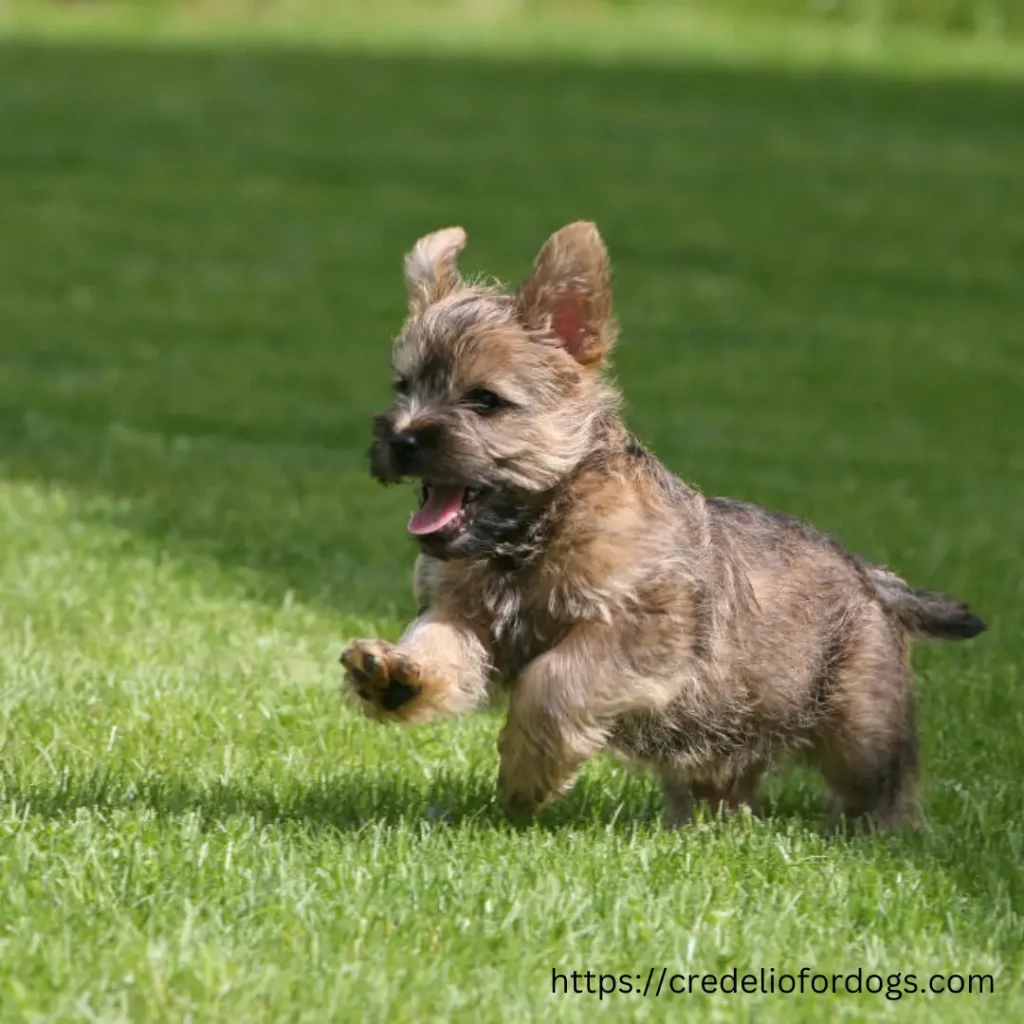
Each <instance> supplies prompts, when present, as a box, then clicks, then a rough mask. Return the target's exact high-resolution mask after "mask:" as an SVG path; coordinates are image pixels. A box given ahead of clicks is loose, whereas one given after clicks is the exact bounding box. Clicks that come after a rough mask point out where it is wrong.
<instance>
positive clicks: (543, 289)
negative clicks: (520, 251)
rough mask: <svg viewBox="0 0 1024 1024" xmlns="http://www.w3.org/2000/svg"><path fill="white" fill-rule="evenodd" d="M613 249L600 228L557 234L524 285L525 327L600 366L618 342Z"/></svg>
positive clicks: (582, 226) (577, 226) (584, 225)
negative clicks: (606, 245) (611, 257)
mask: <svg viewBox="0 0 1024 1024" xmlns="http://www.w3.org/2000/svg"><path fill="white" fill-rule="evenodd" d="M611 278H612V275H611V264H610V261H609V259H608V250H607V249H606V248H605V244H604V241H603V240H602V239H601V235H600V233H599V232H598V230H597V226H596V225H595V224H592V223H590V222H589V221H577V222H576V223H574V224H569V225H567V226H566V227H564V228H562V229H561V230H560V231H556V232H555V233H554V234H553V235H552V236H551V237H550V238H549V239H548V240H547V242H545V243H544V247H543V248H542V249H541V251H540V252H539V253H538V254H537V259H536V260H535V261H534V264H533V269H532V270H531V271H530V273H529V276H528V277H527V278H526V280H525V281H524V282H523V283H522V284H521V285H520V286H519V296H518V298H519V306H520V312H521V315H522V318H523V321H524V322H525V324H526V326H527V327H528V328H529V329H530V330H531V331H534V332H537V333H538V334H540V335H541V336H544V335H547V336H548V337H550V339H551V340H552V341H553V342H555V343H556V344H559V345H561V346H562V347H563V348H564V349H565V350H566V351H567V352H568V353H569V354H570V355H571V356H572V357H573V358H574V359H575V360H576V361H577V362H578V363H581V364H582V365H584V366H591V365H593V364H595V363H599V362H600V361H601V360H602V359H603V358H604V357H605V355H606V354H607V353H608V351H609V349H611V347H612V345H613V344H614V343H615V333H616V327H615V322H614V320H613V318H612V280H611Z"/></svg>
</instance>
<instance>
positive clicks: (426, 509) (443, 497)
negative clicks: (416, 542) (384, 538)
mask: <svg viewBox="0 0 1024 1024" xmlns="http://www.w3.org/2000/svg"><path fill="white" fill-rule="evenodd" d="M465 493H466V492H465V490H464V489H463V488H462V487H431V488H430V489H429V490H428V492H427V500H426V501H425V502H424V503H423V507H422V508H421V509H420V510H419V511H418V512H414V513H413V516H412V518H411V519H410V520H409V532H410V533H412V534H415V535H416V536H422V535H423V534H427V533H437V532H438V531H439V530H443V529H444V528H445V527H446V526H448V525H449V524H450V523H453V522H455V520H456V519H458V518H459V515H460V514H461V512H462V496H463V494H465Z"/></svg>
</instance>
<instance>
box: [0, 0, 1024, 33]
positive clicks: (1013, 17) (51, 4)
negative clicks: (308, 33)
mask: <svg viewBox="0 0 1024 1024" xmlns="http://www.w3.org/2000/svg"><path fill="white" fill-rule="evenodd" d="M85 12H87V16H88V17H100V18H102V17H104V16H110V15H111V14H117V16H119V17H122V18H123V17H124V16H126V15H128V16H130V17H133V18H138V19H153V18H156V19H161V18H164V19H166V18H185V19H192V20H194V21H196V22H199V21H203V20H206V21H211V20H212V21H217V20H223V19H225V18H229V19H231V20H233V21H235V22H237V21H238V20H239V19H246V18H248V19H252V20H255V21H268V20H269V21H274V20H292V21H306V22H308V23H316V24H318V25H321V26H324V25H328V24H330V22H332V21H336V20H338V19H342V20H344V19H346V18H351V17H352V16H353V15H362V16H366V15H368V14H369V15H372V17H373V18H374V20H376V21H378V22H380V21H382V20H385V19H387V18H389V17H392V18H402V17H410V16H415V17H439V16H442V17H447V16H452V15H457V16H460V17H465V18H477V19H480V18H482V19H503V20H515V19H529V18H542V19H550V18H551V17H552V16H562V17H565V18H571V19H577V20H579V19H584V20H585V19H591V18H595V17H598V18H600V17H607V16H623V15H625V16H628V17H630V18H637V17H638V16H639V17H645V18H648V17H652V16H655V17H658V18H662V19H673V18H677V19H678V18H687V17H691V18H692V17H707V16H713V17H718V18H722V17H729V16H740V17H743V18H747V19H754V20H771V19H783V20H785V21H787V22H791V23H796V22H808V23H814V24H824V25H829V24H831V25H835V26H861V27H869V28H876V29H877V28H899V27H914V28H919V29H926V30H930V31H936V32H940V33H948V34H953V35H981V36H992V37H999V36H1005V37H1014V36H1019V35H1020V34H1021V32H1022V31H1024V0H675V2H666V0H376V2H374V3H360V2H353V0H3V2H2V3H0V13H3V14H5V15H6V17H7V18H8V19H12V20H14V21H19V20H21V21H23V20H24V19H29V20H31V19H32V18H33V17H43V18H45V17H47V16H51V17H52V16H54V15H57V16H68V15H72V14H73V15H74V16H76V17H77V16H82V14H83V13H85Z"/></svg>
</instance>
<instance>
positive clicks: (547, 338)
mask: <svg viewBox="0 0 1024 1024" xmlns="http://www.w3.org/2000/svg"><path fill="white" fill-rule="evenodd" d="M465 241H466V236H465V233H464V232H463V231H462V229H461V228H449V229H446V230H444V231H439V232H436V233H435V234H433V235H429V236H427V237H426V238H423V239H421V240H420V242H418V243H417V245H416V246H415V248H414V249H413V251H412V252H411V253H410V254H409V256H408V257H407V258H406V285H407V291H408V297H409V316H408V319H407V321H406V323H405V326H404V328H403V329H402V331H401V333H400V334H399V336H398V339H397V341H396V342H395V346H394V353H393V365H394V372H395V391H396V396H395V401H394V405H393V407H392V409H391V410H390V411H389V412H388V413H387V414H385V415H382V416H379V417H377V419H376V420H375V424H374V444H373V447H372V450H371V463H372V469H373V472H374V474H375V476H376V477H378V478H379V479H380V480H382V481H384V482H394V481H397V480H400V479H404V478H412V479H415V480H417V481H419V482H420V484H421V488H422V503H421V507H420V510H419V511H418V512H417V513H416V514H414V516H413V518H412V520H411V521H410V531H411V532H413V533H414V534H415V535H416V538H417V540H418V541H419V543H420V545H421V549H422V553H421V555H420V557H419V559H418V561H417V565H416V570H415V591H416V595H417V599H418V601H419V605H420V609H421V611H420V615H419V617H418V618H417V619H416V620H415V621H414V622H413V623H412V624H411V625H410V626H409V628H408V630H407V631H406V633H405V635H404V636H403V637H402V639H401V640H400V641H399V642H398V644H391V643H387V642H385V641H383V640H361V641H357V642H356V643H354V644H352V646H351V647H349V648H348V650H346V652H345V653H344V655H343V656H342V662H343V664H344V665H345V667H346V673H347V680H348V685H349V688H350V690H351V692H352V693H353V694H354V695H355V696H356V697H357V698H358V700H359V701H360V703H361V705H362V706H363V707H364V708H365V710H366V712H367V714H368V715H370V716H372V717H374V718H377V719H381V720H391V721H396V722H404V723H412V722H421V721H424V720H426V719H429V718H432V717H435V716H438V715H458V714H463V713H465V712H469V711H471V710H473V709H474V708H478V707H480V706H481V705H483V704H484V703H485V702H486V698H487V696H488V691H489V687H490V686H491V685H492V683H496V684H498V685H505V686H506V687H507V688H508V690H509V692H510V706H509V713H508V721H507V723H506V725H505V728H504V730H503V732H502V734H501V739H500V741H499V750H500V755H501V767H500V772H499V787H500V790H501V793H502V796H503V798H504V800H505V802H506V805H507V806H508V807H509V808H510V809H512V810H514V811H519V812H533V811H536V810H537V809H538V808H539V807H541V805H543V804H544V803H545V802H546V801H548V800H549V799H551V798H553V797H557V796H558V795H560V794H562V793H565V792H566V790H567V789H568V788H569V787H570V785H571V784H572V780H573V777H574V776H575V774H576V772H577V770H578V769H579V767H580V765H582V764H583V762H584V761H586V760H587V759H588V758H591V757H593V756H594V755H595V754H597V753H598V752H600V751H610V752H613V753H615V754H618V755H619V756H620V757H622V758H624V759H626V760H627V761H629V762H631V763H633V764H637V765H640V766H644V767H647V768H650V769H652V770H653V771H654V772H656V773H657V775H658V776H659V777H660V779H661V783H662V787H663V789H664V794H665V804H666V820H667V822H668V823H669V824H677V823H679V822H682V821H685V820H687V818H688V816H689V814H690V809H691V806H692V802H693V800H694V799H698V800H707V801H709V802H710V803H711V804H712V805H713V806H714V807H716V808H720V809H723V810H726V811H728V810H731V809H732V808H734V807H736V806H737V805H739V804H741V803H749V802H751V801H753V800H754V797H755V793H756V789H757V784H758V780H759V778H760V776H761V774H762V772H763V771H764V770H765V768H766V767H767V766H769V765H770V764H771V763H772V762H773V761H775V760H776V759H777V758H778V757H779V755H780V754H782V753H784V752H787V751H793V752H800V753H802V754H803V755H804V756H805V757H806V758H808V759H809V760H810V761H811V763H813V764H815V765H816V766H817V767H818V768H820V770H821V771H822V773H823V774H824V776H825V778H826V779H827V780H828V782H829V783H830V785H831V787H832V790H833V792H834V794H835V796H836V801H837V811H838V812H839V813H840V814H842V815H845V816H846V817H852V818H856V817H861V816H868V817H869V818H870V819H871V820H873V821H874V822H875V823H877V824H878V825H881V826H883V827H895V826H898V825H900V824H902V823H904V822H906V821H908V820H910V819H912V818H913V814H914V806H915V779H916V774H917V745H916V734H915V726H914V689H913V679H912V674H911V669H910V661H909V642H908V637H909V636H910V635H915V636H918V637H922V638H947V639H962V638H966V637H971V636H974V635H976V634H977V633H980V632H981V631H982V630H983V629H984V628H985V627H984V624H983V623H982V622H981V621H980V620H979V619H978V618H976V617H975V616H974V615H972V614H971V613H970V611H969V610H968V609H967V608H966V606H965V605H963V604H961V603H960V602H959V601H956V600H954V599H953V598H949V597H946V596H944V595H941V594H936V593H932V592H930V591H924V590H917V589H914V588H912V587H910V586H908V585H907V584H906V583H904V582H903V580H901V579H899V578H898V577H897V576H895V575H893V574H892V573H890V572H888V571H887V570H885V569H882V568H880V567H878V566H875V565H872V564H870V563H869V562H867V561H865V560H864V559H862V558H860V557H858V556H856V555H853V554H850V553H848V552H847V551H845V550H844V549H843V548H842V547H840V546H839V545H838V544H837V543H835V542H834V541H833V540H831V539H829V538H828V537H825V536H822V535H821V534H819V533H816V532H815V531H814V530H813V529H811V528H810V527H809V526H807V525H805V524H803V523H802V522H800V521H798V520H796V519H791V518H789V517H788V516H783V515H779V514H776V513H773V512H768V511H764V510H763V509H760V508H757V507H756V506H753V505H748V504H744V503H742V502H738V501H732V500H729V499H725V498H708V497H705V496H704V495H702V494H701V493H700V492H699V491H697V490H695V489H694V488H692V487H690V486H688V485H687V484H685V483H684V482H683V481H681V480H679V479H678V478H676V477H675V476H673V475H672V474H671V473H669V472H668V470H666V469H665V468H664V467H663V466H662V465H661V463H659V462H658V461H657V459H656V458H655V457H654V456H653V455H651V454H650V453H649V452H647V451H646V450H645V449H644V448H643V447H641V446H640V445H639V444H638V443H637V442H636V441H635V440H633V439H632V437H631V436H630V435H629V434H628V433H627V431H626V429H625V427H624V426H623V424H622V422H621V420H620V418H619V415H618V411H617V406H618V393H617V391H616V390H615V389H614V388H613V387H612V386H611V385H610V383H609V382H608V381H607V380H606V378H605V375H604V372H603V364H604V359H605V356H606V355H607V353H608V351H609V350H610V349H611V347H612V345H613V343H614V341H615V336H616V329H615V325H614V322H613V320H612V316H611V284H610V279H611V274H610V267H609V262H608V257H607V253H606V251H605V247H604V244H603V242H602V240H601V238H600V236H599V234H598V232H597V229H596V228H595V227H594V226H593V225H592V224H588V223H577V224H571V225H569V226H568V227H565V228H563V229H562V230H561V231H559V232H557V233H556V234H555V235H553V236H552V237H551V239H549V241H548V242H547V244H546V245H545V246H544V247H543V249H542V250H541V252H540V254H539V255H538V257H537V260H536V262H535V264H534V266H533V269H532V271H531V273H530V275H529V276H528V277H527V279H526V280H525V281H524V282H523V284H522V285H521V286H520V288H519V289H518V290H516V291H515V292H507V291H504V290H501V289H499V288H497V287H491V286H482V285H473V284H467V283H465V282H463V281H462V279H461V277H460V275H459V272H458V270H457V268H456V256H457V254H458V252H459V251H460V250H461V249H462V247H463V246H464V245H465Z"/></svg>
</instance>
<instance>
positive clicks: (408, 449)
mask: <svg viewBox="0 0 1024 1024" xmlns="http://www.w3.org/2000/svg"><path fill="white" fill-rule="evenodd" d="M419 450H420V442H419V438H418V437H417V436H416V435H415V434H414V433H413V432H412V431H411V430H403V431H402V432H401V433H400V434H395V436H394V437H393V438H391V454H392V455H393V456H394V459H395V463H396V464H397V465H398V467H399V468H404V467H407V466H408V465H409V464H410V463H411V462H412V460H413V459H415V458H416V455H417V454H418V452H419Z"/></svg>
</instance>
